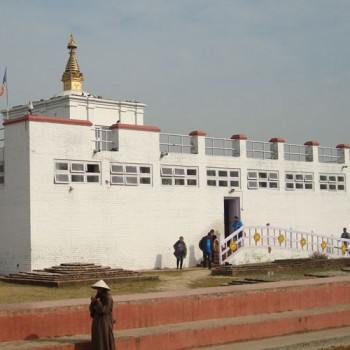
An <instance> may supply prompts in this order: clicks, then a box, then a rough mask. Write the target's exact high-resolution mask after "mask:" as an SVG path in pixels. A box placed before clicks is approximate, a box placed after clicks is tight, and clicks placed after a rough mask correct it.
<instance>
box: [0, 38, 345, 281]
mask: <svg viewBox="0 0 350 350" xmlns="http://www.w3.org/2000/svg"><path fill="white" fill-rule="evenodd" d="M68 49H69V51H70V57H69V60H68V63H67V66H66V71H65V72H64V74H63V76H62V81H63V86H64V90H63V92H62V93H59V94H57V95H56V96H54V97H52V98H50V99H48V100H40V101H34V102H33V109H32V108H31V107H30V109H29V110H28V106H27V105H23V106H17V107H14V108H11V109H10V110H9V111H8V113H6V111H2V113H3V116H4V123H3V124H4V142H3V143H2V144H1V143H0V147H1V146H4V147H1V148H0V241H1V244H0V274H7V273H10V272H16V271H29V270H34V269H41V268H44V267H48V266H52V265H55V264H59V263H62V262H93V263H97V264H102V265H109V266H112V267H121V268H125V269H146V268H147V269H148V268H164V267H174V265H175V262H174V256H173V254H172V251H173V250H172V245H173V244H174V242H175V241H176V240H177V239H178V237H179V236H180V235H183V236H184V237H185V241H186V243H187V246H188V251H189V252H188V257H187V259H186V260H185V265H186V266H194V265H195V264H196V263H197V262H198V261H199V260H200V259H201V256H202V255H201V252H200V251H199V248H198V241H199V239H200V238H201V237H202V236H203V235H205V234H206V233H207V232H208V231H209V229H211V228H214V229H215V230H216V231H217V232H218V234H219V235H220V236H221V237H224V233H225V232H231V228H230V227H231V221H232V217H233V215H238V216H240V217H241V219H242V221H243V222H244V224H245V225H265V224H266V223H271V225H274V226H279V227H285V228H293V229H299V230H304V231H314V232H318V233H321V234H324V235H326V236H332V235H334V236H337V237H339V236H340V233H341V229H342V227H343V226H346V225H347V223H348V222H349V221H348V220H349V209H350V205H349V198H350V196H349V188H348V186H347V183H348V176H349V175H348V171H349V168H348V165H349V163H350V159H349V148H350V146H349V145H338V146H337V147H336V148H324V147H319V145H318V143H317V142H316V141H309V142H306V143H305V144H304V145H290V144H286V143H285V142H284V140H283V139H282V138H272V139H271V140H269V142H253V141H249V140H247V138H246V137H245V135H233V136H232V137H231V138H230V139H214V138H210V137H207V136H206V133H205V132H203V131H192V132H190V133H189V135H171V134H163V133H161V131H160V129H159V128H158V127H154V126H148V125H145V123H144V108H145V105H144V104H142V103H139V102H136V101H113V100H106V99H103V98H101V97H98V96H93V95H91V94H89V93H86V92H84V91H83V86H82V83H83V76H82V74H81V73H80V70H79V66H78V63H77V61H76V58H75V49H76V44H75V42H74V39H73V38H71V40H70V42H69V44H68ZM0 139H1V137H0ZM339 231H340V232H339ZM297 255H298V254H296V256H297ZM299 255H300V254H299ZM280 256H285V257H289V256H293V252H290V251H283V252H282V253H280ZM264 259H265V260H266V259H268V256H267V253H266V252H265V250H264V251H261V252H260V253H259V256H258V260H264ZM252 260H254V259H253V258H252V256H251V255H249V254H248V255H246V256H245V258H244V259H243V261H242V257H241V262H254V261H252Z"/></svg>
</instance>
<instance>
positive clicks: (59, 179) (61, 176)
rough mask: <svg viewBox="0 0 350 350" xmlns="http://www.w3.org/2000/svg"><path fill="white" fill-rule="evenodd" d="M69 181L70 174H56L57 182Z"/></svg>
mask: <svg viewBox="0 0 350 350" xmlns="http://www.w3.org/2000/svg"><path fill="white" fill-rule="evenodd" d="M68 182H69V175H68V174H56V175H55V183H58V184H62V183H68Z"/></svg>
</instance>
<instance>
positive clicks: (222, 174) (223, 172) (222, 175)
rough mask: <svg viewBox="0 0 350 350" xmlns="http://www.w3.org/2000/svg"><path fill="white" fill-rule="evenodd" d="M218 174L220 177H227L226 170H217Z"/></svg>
mask: <svg viewBox="0 0 350 350" xmlns="http://www.w3.org/2000/svg"><path fill="white" fill-rule="evenodd" d="M219 176H220V177H227V171H226V170H219Z"/></svg>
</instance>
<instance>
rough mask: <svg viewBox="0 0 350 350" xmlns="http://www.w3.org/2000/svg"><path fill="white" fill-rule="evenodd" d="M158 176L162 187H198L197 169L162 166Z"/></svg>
mask: <svg viewBox="0 0 350 350" xmlns="http://www.w3.org/2000/svg"><path fill="white" fill-rule="evenodd" d="M160 176H161V183H162V185H164V186H198V169H197V168H194V167H178V166H164V167H161V168H160Z"/></svg>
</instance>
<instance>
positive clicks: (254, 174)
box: [248, 171, 258, 179]
mask: <svg viewBox="0 0 350 350" xmlns="http://www.w3.org/2000/svg"><path fill="white" fill-rule="evenodd" d="M257 178H258V173H257V172H256V171H248V179H257Z"/></svg>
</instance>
